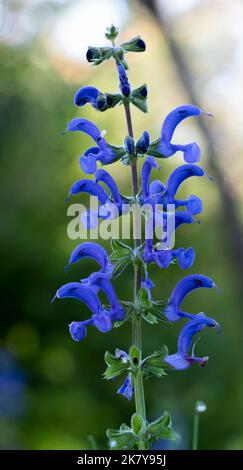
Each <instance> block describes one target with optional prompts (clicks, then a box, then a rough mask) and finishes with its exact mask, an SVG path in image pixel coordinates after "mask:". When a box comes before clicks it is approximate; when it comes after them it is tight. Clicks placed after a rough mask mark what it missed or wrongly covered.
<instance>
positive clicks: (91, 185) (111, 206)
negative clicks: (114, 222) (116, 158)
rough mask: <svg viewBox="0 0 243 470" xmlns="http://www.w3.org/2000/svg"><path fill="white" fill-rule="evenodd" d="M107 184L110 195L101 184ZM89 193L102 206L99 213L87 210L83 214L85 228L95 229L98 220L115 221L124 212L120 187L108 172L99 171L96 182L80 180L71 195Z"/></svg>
mask: <svg viewBox="0 0 243 470" xmlns="http://www.w3.org/2000/svg"><path fill="white" fill-rule="evenodd" d="M102 182H103V183H105V185H106V187H107V188H108V190H109V192H110V195H109V194H108V193H107V192H106V191H105V190H104V189H103V188H102V186H101V185H100V184H99V183H102ZM80 193H88V194H90V195H91V196H94V197H96V198H97V200H98V203H100V206H99V207H98V210H97V211H94V210H89V209H88V210H87V211H86V212H85V213H82V214H81V220H82V223H83V224H84V226H86V227H87V228H90V229H93V228H95V227H96V226H97V224H98V219H99V217H101V218H102V219H115V218H117V217H119V216H120V215H121V214H122V211H123V198H122V196H121V195H120V193H119V190H118V187H117V185H116V183H115V181H114V179H113V178H112V176H111V175H110V174H109V173H108V172H107V171H106V170H98V171H97V172H96V181H92V180H88V179H87V180H86V179H82V180H78V181H76V182H75V183H74V184H73V185H72V186H71V188H70V191H69V194H68V196H67V198H66V200H67V199H68V198H69V197H70V195H75V194H80Z"/></svg>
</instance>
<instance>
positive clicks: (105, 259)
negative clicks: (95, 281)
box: [66, 242, 113, 276]
mask: <svg viewBox="0 0 243 470" xmlns="http://www.w3.org/2000/svg"><path fill="white" fill-rule="evenodd" d="M84 258H91V259H94V260H95V261H97V263H98V264H99V265H100V266H101V270H100V271H99V272H100V273H104V274H106V275H107V276H111V274H112V269H113V265H112V263H111V262H110V260H109V256H108V254H107V252H106V250H105V249H104V248H103V247H102V246H100V245H99V244H98V243H95V242H84V243H80V244H79V245H78V246H76V248H74V250H73V251H72V253H71V255H70V258H69V262H68V265H67V267H66V271H67V270H68V268H69V267H70V265H71V264H75V263H78V261H80V260H81V259H84Z"/></svg>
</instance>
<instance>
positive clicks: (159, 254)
mask: <svg viewBox="0 0 243 470" xmlns="http://www.w3.org/2000/svg"><path fill="white" fill-rule="evenodd" d="M195 256H196V255H195V251H194V249H193V248H192V247H190V248H187V249H185V248H177V249H176V250H169V249H168V250H160V249H158V248H157V247H156V245H155V246H153V242H152V240H146V242H145V248H144V250H143V259H144V261H145V263H148V264H150V263H156V264H157V266H158V267H159V268H162V269H166V268H168V267H169V266H170V264H171V263H172V262H173V261H174V260H175V259H177V260H178V264H179V266H180V268H181V269H189V268H191V267H192V265H193V264H194V261H195Z"/></svg>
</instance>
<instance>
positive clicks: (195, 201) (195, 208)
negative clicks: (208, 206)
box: [186, 194, 203, 215]
mask: <svg viewBox="0 0 243 470" xmlns="http://www.w3.org/2000/svg"><path fill="white" fill-rule="evenodd" d="M186 209H187V211H188V212H189V214H191V215H196V214H201V212H202V210H203V205H202V201H201V199H200V198H199V197H198V196H195V195H194V194H193V195H192V196H190V198H189V199H188V202H187V205H186Z"/></svg>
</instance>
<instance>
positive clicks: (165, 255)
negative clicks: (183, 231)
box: [154, 250, 173, 269]
mask: <svg viewBox="0 0 243 470" xmlns="http://www.w3.org/2000/svg"><path fill="white" fill-rule="evenodd" d="M172 260H173V253H172V251H171V250H158V251H155V257H154V261H155V262H156V263H157V265H158V266H159V268H163V269H166V268H168V267H169V265H170V264H171V262H172Z"/></svg>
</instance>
